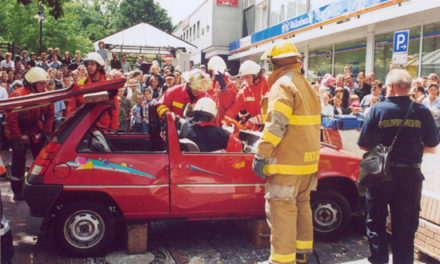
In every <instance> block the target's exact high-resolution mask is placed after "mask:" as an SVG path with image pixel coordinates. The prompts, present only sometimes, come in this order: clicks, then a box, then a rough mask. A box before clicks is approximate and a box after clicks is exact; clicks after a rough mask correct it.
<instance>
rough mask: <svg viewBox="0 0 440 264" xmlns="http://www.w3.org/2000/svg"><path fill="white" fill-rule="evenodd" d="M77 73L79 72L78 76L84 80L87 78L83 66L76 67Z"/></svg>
mask: <svg viewBox="0 0 440 264" xmlns="http://www.w3.org/2000/svg"><path fill="white" fill-rule="evenodd" d="M78 72H79V76H80V77H81V78H84V77H86V76H87V68H86V66H84V65H79V66H78Z"/></svg>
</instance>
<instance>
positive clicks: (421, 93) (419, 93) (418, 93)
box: [414, 86, 426, 99]
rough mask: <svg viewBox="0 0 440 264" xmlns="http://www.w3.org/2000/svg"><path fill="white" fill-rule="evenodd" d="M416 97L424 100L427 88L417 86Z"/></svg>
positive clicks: (415, 89) (415, 88)
mask: <svg viewBox="0 0 440 264" xmlns="http://www.w3.org/2000/svg"><path fill="white" fill-rule="evenodd" d="M414 95H415V97H416V99H417V98H423V97H424V96H425V95H426V93H425V88H423V87H422V86H416V87H414Z"/></svg>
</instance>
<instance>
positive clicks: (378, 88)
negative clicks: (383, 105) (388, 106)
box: [361, 80, 385, 110]
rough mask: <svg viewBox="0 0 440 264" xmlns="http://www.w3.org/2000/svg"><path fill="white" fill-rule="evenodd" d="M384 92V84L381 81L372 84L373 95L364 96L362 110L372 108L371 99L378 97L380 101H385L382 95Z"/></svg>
mask: <svg viewBox="0 0 440 264" xmlns="http://www.w3.org/2000/svg"><path fill="white" fill-rule="evenodd" d="M381 92H382V82H381V81H379V80H376V81H374V82H373V83H372V88H371V93H370V94H368V95H366V96H364V98H362V100H361V107H362V109H364V110H365V109H366V108H368V107H370V105H371V98H373V97H377V98H379V101H383V100H384V99H385V98H383V96H382V95H381V94H380V93H381Z"/></svg>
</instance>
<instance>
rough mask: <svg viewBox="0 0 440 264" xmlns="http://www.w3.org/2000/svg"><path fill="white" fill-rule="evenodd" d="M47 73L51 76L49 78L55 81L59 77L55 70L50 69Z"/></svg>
mask: <svg viewBox="0 0 440 264" xmlns="http://www.w3.org/2000/svg"><path fill="white" fill-rule="evenodd" d="M47 73H48V74H49V78H50V79H51V80H53V79H55V77H56V75H57V70H56V69H55V68H49V70H47Z"/></svg>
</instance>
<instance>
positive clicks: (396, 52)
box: [392, 30, 409, 65]
mask: <svg viewBox="0 0 440 264" xmlns="http://www.w3.org/2000/svg"><path fill="white" fill-rule="evenodd" d="M408 43H409V30H402V31H396V32H394V39H393V62H392V63H393V64H395V65H403V64H406V63H407V62H408Z"/></svg>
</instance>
